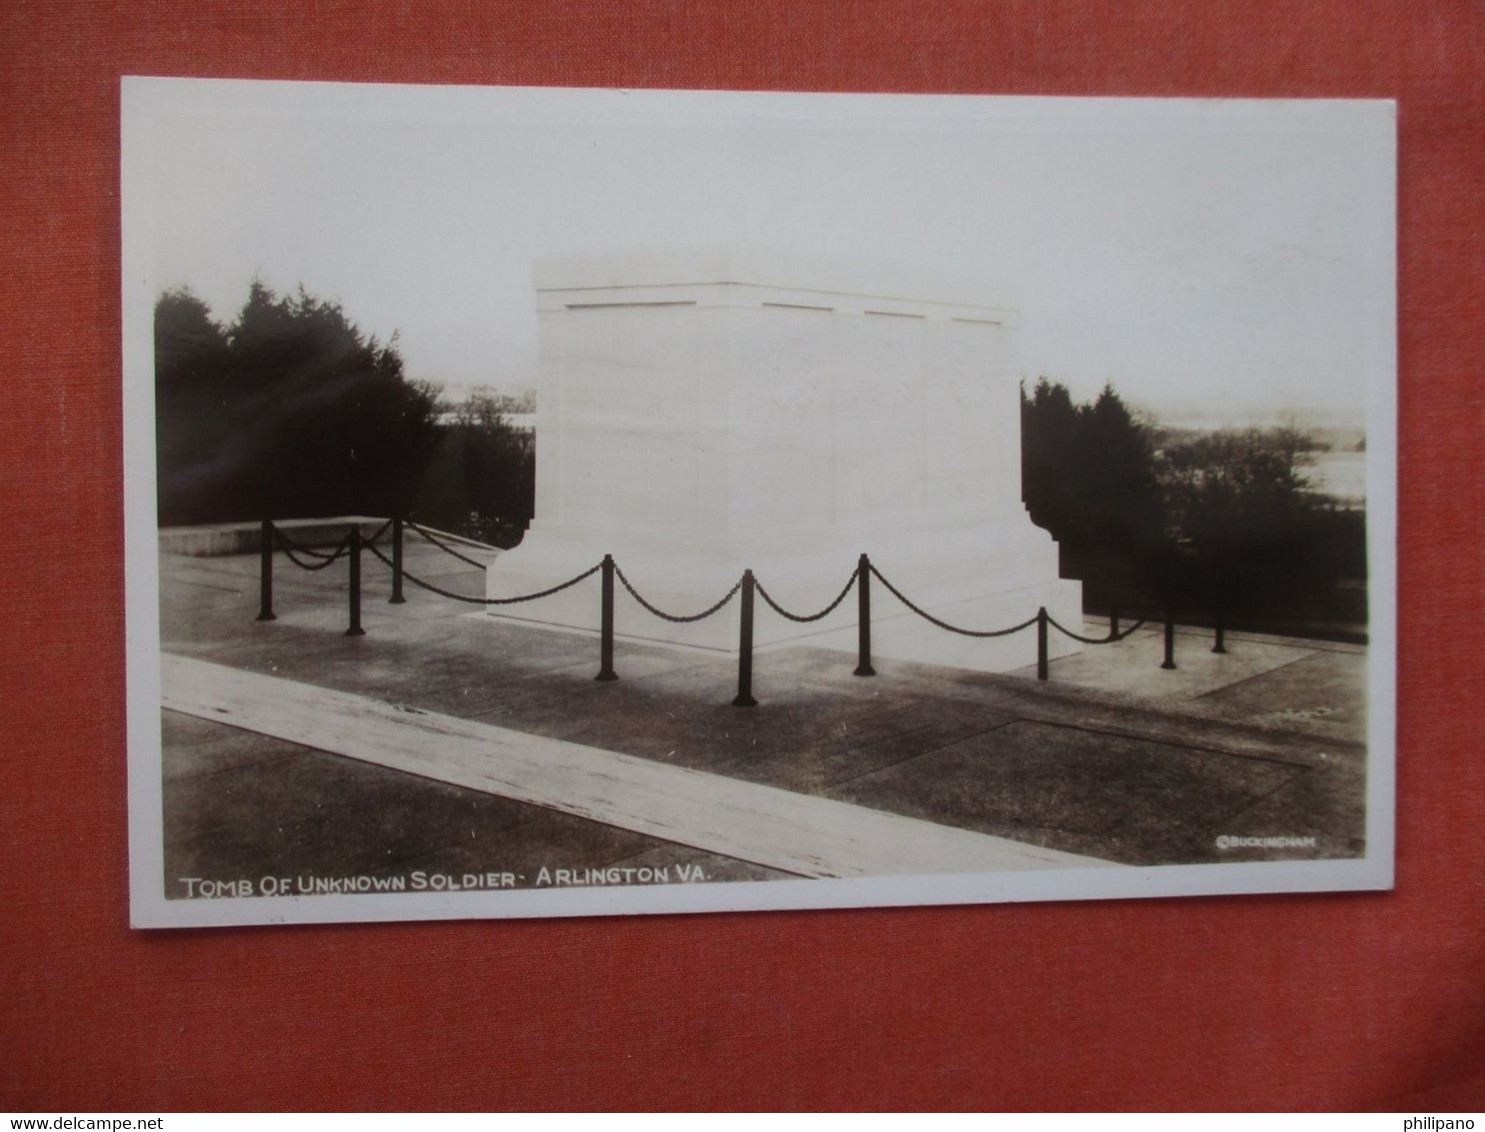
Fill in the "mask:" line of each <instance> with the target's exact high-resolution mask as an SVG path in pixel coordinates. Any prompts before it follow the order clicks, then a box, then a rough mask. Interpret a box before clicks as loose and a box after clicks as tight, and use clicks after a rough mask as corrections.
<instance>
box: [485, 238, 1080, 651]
mask: <svg viewBox="0 0 1485 1132" xmlns="http://www.w3.org/2000/svg"><path fill="white" fill-rule="evenodd" d="M535 284H536V294H537V311H538V319H539V332H540V363H539V364H540V368H539V374H538V384H537V406H536V516H535V519H534V520H533V522H532V524H531V527H530V529H529V530H528V531H527V532H526V536H525V539H524V540H523V541H522V543H521V544H520V546H518V547H517V548H515V549H514V550H511V551H507V552H506V553H504V554H502V555H501V556H500V557H499V558H498V559H497V560H496V561H495V562H494V564H493V565H492V566H491V567H490V569H489V571H488V573H487V582H486V588H487V594H488V596H490V597H507V596H511V595H515V594H521V593H527V592H532V591H537V590H542V589H546V588H548V587H550V586H552V585H554V584H556V583H559V582H561V581H563V580H565V579H567V578H570V577H572V576H573V575H575V574H577V573H579V572H581V571H582V570H584V569H586V568H587V567H589V566H592V565H593V564H594V563H596V562H598V561H599V560H601V559H602V557H603V555H604V554H606V553H611V554H612V555H613V556H614V559H615V561H616V562H617V563H618V566H619V568H620V569H621V570H622V571H623V572H624V574H625V576H627V578H628V579H629V581H630V582H631V583H632V584H633V586H634V587H635V589H636V590H638V591H639V592H640V593H641V594H643V595H644V597H645V598H646V599H647V600H649V601H650V602H652V603H653V604H655V605H656V606H658V607H660V608H662V609H665V610H667V611H669V612H672V613H675V614H680V615H686V614H692V613H697V612H699V611H701V610H703V609H705V608H706V607H708V606H710V605H711V604H712V603H714V602H715V601H716V600H717V599H718V598H719V597H721V596H722V595H723V594H725V593H726V592H727V591H728V590H729V589H731V587H732V586H733V584H734V583H735V582H736V581H737V579H738V578H739V576H740V575H741V574H742V572H743V570H744V569H745V568H751V569H752V570H753V571H754V574H755V576H756V577H757V579H758V581H759V582H760V583H761V584H762V585H763V586H764V587H766V588H767V590H768V592H769V593H770V594H771V595H772V596H773V598H774V599H775V600H776V601H778V602H779V603H780V604H781V605H783V606H785V607H786V608H788V609H790V610H791V611H794V612H797V613H802V614H804V613H814V612H816V611H817V610H819V609H820V608H822V607H823V606H824V605H826V604H827V603H828V602H829V601H830V600H831V599H833V598H834V597H835V596H836V595H837V594H838V593H839V592H840V590H841V588H842V587H843V586H844V585H845V583H846V582H847V581H848V580H849V578H850V576H851V573H852V571H853V570H854V569H855V568H856V564H857V561H858V558H859V555H860V554H862V553H863V552H864V553H866V554H868V555H870V557H871V561H872V563H873V564H874V565H875V566H876V567H877V569H878V570H880V571H881V573H882V575H884V576H885V577H886V578H887V579H889V580H890V581H891V582H892V583H893V584H894V585H895V586H897V588H898V589H899V590H900V591H902V593H903V594H904V595H905V596H907V597H908V598H910V599H911V600H912V601H914V602H915V603H917V604H918V605H920V606H922V607H923V608H925V609H927V610H929V611H930V612H932V613H933V614H934V615H935V616H937V617H939V618H941V619H943V620H945V621H948V622H950V623H952V624H955V625H961V626H964V627H965V628H972V629H992V628H1001V627H1004V626H1007V625H1011V624H1015V623H1017V622H1020V621H1024V620H1025V619H1026V618H1028V617H1031V616H1034V615H1035V613H1036V610H1037V608H1038V607H1039V606H1043V605H1045V606H1046V607H1047V608H1048V610H1049V611H1050V612H1051V614H1052V616H1054V617H1056V618H1057V619H1058V620H1059V621H1061V622H1062V623H1063V624H1064V625H1067V626H1068V627H1069V628H1074V627H1078V626H1081V622H1082V609H1081V602H1082V591H1081V585H1080V584H1079V583H1077V582H1072V581H1063V580H1060V579H1059V578H1058V576H1057V548H1056V545H1055V544H1054V542H1053V541H1052V539H1051V537H1050V536H1049V535H1048V534H1047V533H1046V532H1045V531H1043V530H1041V529H1040V528H1038V527H1036V526H1034V525H1033V524H1032V523H1031V520H1030V519H1029V518H1028V517H1027V514H1026V510H1025V507H1024V506H1023V504H1022V502H1021V442H1020V400H1019V392H1018V390H1019V374H1018V372H1017V368H1016V366H1017V326H1016V312H1015V310H1014V309H1013V307H1012V306H1011V305H1010V304H1008V303H1006V302H1005V301H1004V300H1002V299H997V298H995V297H993V296H990V295H986V294H984V293H982V292H981V291H978V290H976V289H975V288H974V287H973V286H969V285H965V284H963V283H954V282H942V281H931V282H923V281H919V280H913V279H911V278H909V277H908V276H906V275H904V274H903V273H898V272H894V273H891V274H890V275H884V274H882V273H880V272H878V273H877V274H876V275H875V276H873V275H872V273H871V272H870V271H863V270H860V269H843V268H841V267H839V266H836V267H830V266H820V265H801V264H792V263H788V262H786V261H783V260H779V259H776V258H770V259H768V260H766V261H765V260H757V259H750V258H749V257H746V256H741V255H736V254H717V255H710V256H706V255H689V256H649V257H637V256H636V257H624V258H607V259H592V260H571V261H561V262H546V263H541V264H538V265H537V267H536V271H535ZM872 599H873V600H872V612H873V617H872V621H873V630H872V633H873V651H874V653H875V655H877V656H882V657H898V658H902V659H913V660H922V661H928V662H933V663H944V664H953V665H958V666H962V667H970V668H977V669H982V670H988V671H998V670H1005V669H1010V668H1015V667H1020V666H1022V665H1026V664H1031V663H1034V661H1035V656H1036V639H1035V631H1034V629H1032V630H1026V631H1023V632H1022V633H1019V634H1016V635H1015V636H1014V637H1009V638H1001V639H997V640H990V641H978V640H971V639H968V638H964V637H960V636H956V635H953V634H950V633H947V632H946V631H944V630H942V629H939V628H937V627H935V626H933V625H930V624H928V623H927V622H925V621H923V620H922V619H921V618H919V617H918V616H917V615H916V614H914V613H912V612H910V611H908V610H907V609H906V608H905V607H904V606H903V605H902V604H901V603H899V602H898V601H897V600H896V599H895V598H893V597H892V596H891V595H890V594H889V593H888V592H887V590H886V589H885V587H883V586H882V585H881V584H880V583H879V582H876V581H875V580H874V585H873V589H872ZM738 606H739V603H738V602H737V601H736V600H734V601H733V602H732V603H731V604H730V605H729V606H728V607H727V608H726V609H724V610H723V611H722V612H721V613H718V614H716V615H714V616H713V617H710V618H708V619H706V620H704V621H701V622H698V623H695V624H689V625H686V624H675V623H672V622H668V621H665V620H661V619H659V618H657V617H655V616H653V615H652V614H650V613H649V612H647V611H645V610H644V609H643V608H641V607H640V606H639V605H638V604H637V603H636V602H635V601H634V600H633V599H632V598H631V597H630V596H629V595H628V594H626V593H624V592H623V589H622V587H620V588H619V590H618V594H617V599H616V603H615V628H616V632H617V634H618V635H619V636H620V637H621V638H623V637H629V638H640V639H650V640H659V641H669V642H674V643H679V644H685V645H694V646H700V647H703V648H709V649H727V650H731V649H735V648H736V647H737V640H738V628H737V626H738V615H739V609H738ZM757 608H758V612H757V618H756V622H755V629H754V634H755V636H754V640H755V646H756V647H760V648H761V647H764V646H767V645H769V644H774V643H778V642H784V641H798V642H800V643H807V644H814V645H823V646H827V647H832V648H840V649H844V650H848V651H849V650H854V649H855V647H856V635H855V624H856V618H857V605H856V600H855V598H854V596H853V597H851V598H849V599H848V600H847V601H845V602H843V603H842V605H841V606H840V608H839V609H837V610H836V611H835V613H833V614H832V615H831V616H830V617H828V618H826V619H824V620H822V621H819V622H813V623H808V624H799V623H796V622H792V621H788V620H785V619H784V618H782V617H780V616H778V615H777V614H775V613H774V612H773V611H772V610H770V609H768V608H767V607H766V606H765V605H764V604H763V603H762V602H761V601H760V602H759V603H758V607H757ZM490 612H491V613H492V614H493V615H495V616H501V617H512V618H517V619H521V620H526V621H534V622H540V623H544V624H549V625H558V626H567V627H570V628H576V629H587V630H596V629H597V628H598V624H599V599H598V585H597V581H596V579H595V580H593V581H591V582H586V583H583V584H581V585H578V586H575V587H572V588H571V589H568V590H565V591H563V592H562V593H560V594H557V595H554V596H552V597H548V598H543V599H541V600H539V601H535V602H531V603H527V604H521V605H512V606H492V607H490ZM1051 637H1052V642H1051V643H1052V646H1053V650H1054V655H1058V654H1061V653H1066V652H1069V651H1073V650H1074V649H1075V648H1076V646H1075V645H1074V644H1072V642H1070V641H1068V640H1067V639H1066V638H1064V637H1062V636H1061V635H1060V634H1057V633H1056V632H1053V633H1052V634H1051Z"/></svg>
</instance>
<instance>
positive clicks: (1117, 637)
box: [1047, 614, 1148, 645]
mask: <svg viewBox="0 0 1485 1132" xmlns="http://www.w3.org/2000/svg"><path fill="white" fill-rule="evenodd" d="M1147 620H1148V618H1144V617H1141V618H1140V619H1139V620H1138V621H1136V622H1135V623H1134V624H1133V625H1131V626H1130V627H1129V628H1128V629H1125V630H1124V631H1123V632H1122V633H1110V634H1108V635H1107V636H1105V637H1085V636H1083V635H1082V634H1080V633H1074V632H1073V631H1072V630H1071V629H1067V628H1064V627H1063V626H1062V625H1061V624H1059V623H1058V621H1057V618H1055V617H1053V616H1052V615H1051V614H1048V615H1047V624H1048V625H1051V626H1052V628H1054V629H1056V630H1057V631H1058V632H1059V633H1061V634H1062V635H1063V636H1064V637H1071V638H1072V639H1073V640H1075V641H1080V642H1082V643H1083V644H1085V645H1114V644H1118V643H1119V642H1120V641H1122V640H1123V639H1124V638H1125V637H1127V636H1129V635H1130V634H1131V633H1133V632H1134V631H1135V630H1137V629H1141V628H1143V627H1144V626H1145V624H1146V622H1147Z"/></svg>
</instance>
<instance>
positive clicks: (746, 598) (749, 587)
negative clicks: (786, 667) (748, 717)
mask: <svg viewBox="0 0 1485 1132" xmlns="http://www.w3.org/2000/svg"><path fill="white" fill-rule="evenodd" d="M754 584H755V583H754V582H753V571H752V570H744V571H743V584H742V627H741V629H740V630H739V632H738V642H737V697H736V698H735V699H734V700H733V701H732V706H733V707H757V706H758V701H757V700H755V699H754V698H753V587H754Z"/></svg>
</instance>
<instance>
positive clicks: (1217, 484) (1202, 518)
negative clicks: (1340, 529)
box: [1156, 428, 1334, 615]
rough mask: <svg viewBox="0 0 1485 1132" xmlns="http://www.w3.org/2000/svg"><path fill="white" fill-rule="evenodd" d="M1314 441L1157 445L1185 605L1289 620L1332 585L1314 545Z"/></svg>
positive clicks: (1239, 438)
mask: <svg viewBox="0 0 1485 1132" xmlns="http://www.w3.org/2000/svg"><path fill="white" fill-rule="evenodd" d="M1315 447H1316V446H1315V442H1314V440H1313V439H1312V438H1311V437H1310V436H1308V435H1307V434H1305V433H1303V432H1301V431H1299V430H1298V429H1293V428H1272V429H1227V430H1221V431H1217V432H1209V433H1201V434H1197V435H1195V436H1190V437H1186V438H1183V439H1180V440H1176V441H1173V442H1171V443H1167V444H1165V445H1163V446H1162V447H1161V449H1160V452H1159V455H1158V459H1157V462H1156V471H1157V476H1158V478H1159V481H1160V486H1161V489H1162V492H1163V494H1164V497H1165V509H1166V533H1167V535H1168V536H1169V538H1170V540H1171V543H1172V545H1173V546H1175V547H1177V548H1179V550H1180V551H1181V552H1182V553H1183V554H1184V558H1185V566H1184V578H1183V579H1182V581H1181V586H1180V588H1181V589H1182V591H1183V594H1184V596H1186V597H1187V599H1188V600H1190V599H1191V598H1193V597H1195V598H1198V599H1199V600H1201V601H1202V602H1203V603H1204V604H1207V605H1213V604H1222V605H1224V606H1227V607H1229V608H1232V609H1234V610H1236V611H1238V612H1250V613H1251V612H1257V613H1262V614H1269V615H1275V614H1281V613H1282V614H1289V613H1292V612H1293V611H1294V610H1295V609H1298V608H1300V607H1302V606H1303V605H1304V604H1305V603H1306V602H1307V601H1308V600H1310V599H1311V598H1312V597H1313V595H1314V594H1315V593H1317V592H1318V591H1319V590H1321V589H1323V588H1325V587H1327V586H1328V585H1329V584H1330V583H1331V582H1332V581H1333V580H1334V579H1333V578H1332V577H1331V576H1330V575H1331V574H1332V573H1333V572H1334V571H1333V570H1332V569H1331V568H1330V566H1329V562H1330V559H1332V558H1333V554H1331V553H1329V552H1326V551H1323V548H1322V547H1321V546H1320V545H1319V544H1318V542H1317V535H1318V533H1319V528H1318V527H1317V525H1316V519H1317V517H1318V515H1319V513H1320V512H1321V511H1322V510H1323V508H1322V506H1321V501H1320V499H1319V497H1318V496H1317V495H1316V494H1315V492H1314V486H1313V484H1312V482H1311V480H1310V478H1309V475H1308V469H1309V468H1310V467H1311V465H1312V464H1313V463H1314V455H1313V453H1314V450H1315Z"/></svg>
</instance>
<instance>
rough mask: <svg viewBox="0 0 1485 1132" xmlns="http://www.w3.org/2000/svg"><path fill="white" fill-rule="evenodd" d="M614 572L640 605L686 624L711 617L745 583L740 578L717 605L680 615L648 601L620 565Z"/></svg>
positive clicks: (662, 618)
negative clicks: (683, 615) (667, 611)
mask: <svg viewBox="0 0 1485 1132" xmlns="http://www.w3.org/2000/svg"><path fill="white" fill-rule="evenodd" d="M599 566H602V563H599ZM599 566H595V567H593V569H594V570H597V569H598V568H599ZM614 574H615V575H616V576H617V577H618V579H619V581H621V582H623V583H624V588H625V589H626V590H628V591H629V596H630V597H632V598H633V599H634V600H635V601H637V602H639V604H640V605H642V606H644V607H645V608H646V609H648V610H649V611H650V612H651V613H653V614H654V615H655V616H656V617H658V618H660V619H661V620H662V621H670V622H672V623H674V624H676V625H685V624H689V623H690V622H693V621H704V620H706V618H708V617H710V616H711V615H712V614H713V613H715V612H717V610H719V609H721V608H722V607H723V606H724V605H726V604H727V603H728V602H729V601H731V600H732V599H733V598H735V597H736V596H737V591H738V590H740V589H742V584H743V580H742V579H741V578H739V579H738V580H737V584H736V585H734V586H733V587H732V588H731V589H730V590H728V591H727V594H726V596H725V597H723V598H722V600H721V601H719V602H717V603H716V604H715V605H712V606H709V607H708V608H706V609H703V610H702V611H701V612H700V613H694V614H692V615H691V616H690V617H679V616H677V615H675V614H673V613H666V612H665V610H663V609H658V608H656V607H655V606H653V605H651V604H650V603H649V602H647V601H646V600H645V599H644V598H642V597H640V595H639V591H638V590H636V589H635V588H634V586H633V585H632V584H631V583H630V581H629V579H628V578H626V577H624V571H622V570H620V569H619V568H618V566H615V567H614Z"/></svg>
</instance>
